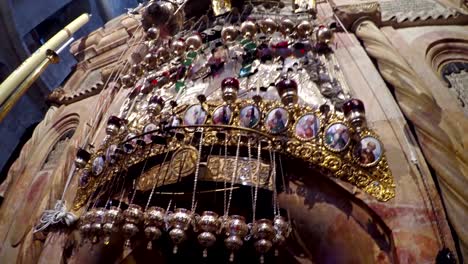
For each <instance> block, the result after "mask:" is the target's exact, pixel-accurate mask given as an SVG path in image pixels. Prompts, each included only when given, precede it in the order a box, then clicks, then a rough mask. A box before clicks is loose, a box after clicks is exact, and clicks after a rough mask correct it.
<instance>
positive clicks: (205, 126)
mask: <svg viewBox="0 0 468 264" xmlns="http://www.w3.org/2000/svg"><path fill="white" fill-rule="evenodd" d="M221 111H223V113H221ZM222 114H224V115H225V116H224V120H221V119H220V118H223V117H222V116H221V117H220V115H222ZM194 115H196V117H197V118H198V119H196V120H195V119H193V116H194ZM109 126H110V127H112V126H114V124H113V123H112V122H111V123H110V124H109ZM137 129H139V130H140V131H139V133H138V135H137V132H138V131H137ZM108 130H109V129H108ZM110 130H112V128H110ZM119 131H122V133H117V134H115V135H114V136H112V137H109V138H108V139H107V140H106V141H105V144H103V145H102V146H101V148H100V149H99V150H98V151H96V152H95V153H94V154H93V155H92V157H91V159H90V161H89V162H88V164H87V165H86V166H85V167H84V169H83V170H82V171H83V173H84V174H85V175H89V174H91V176H85V177H89V181H87V182H84V183H82V186H81V187H80V189H79V191H78V195H77V198H76V200H75V207H76V208H79V207H81V206H82V205H83V204H84V203H85V202H86V200H87V199H88V198H89V196H90V195H91V194H92V193H93V192H94V191H95V190H96V189H97V188H98V187H100V186H102V185H104V184H105V183H107V182H108V181H110V180H112V178H113V177H115V176H116V174H117V173H119V172H120V171H122V170H127V169H128V168H130V167H131V166H133V165H135V164H138V163H141V162H143V161H144V160H146V159H148V158H151V157H153V156H161V155H165V154H166V153H170V156H171V158H170V160H166V161H165V162H164V163H160V164H155V165H154V167H152V168H150V169H148V170H147V171H145V173H143V174H142V176H141V178H140V180H139V182H138V189H140V190H143V191H145V190H149V189H151V186H153V185H154V184H155V183H156V182H159V184H158V185H157V186H160V185H161V184H162V180H161V179H160V177H163V176H166V177H167V180H166V181H165V184H171V183H175V182H176V181H177V179H178V178H179V176H182V177H185V176H188V175H192V174H193V173H195V169H196V167H197V164H196V163H197V160H198V159H199V157H198V151H197V148H196V147H195V146H194V142H195V141H196V140H194V138H198V139H199V141H200V144H201V145H202V146H203V147H205V148H209V147H210V146H214V145H219V146H226V147H229V148H236V147H239V148H241V149H246V148H248V147H249V146H254V147H256V146H257V145H258V144H260V148H261V149H262V151H272V152H275V153H279V154H282V155H287V156H290V157H293V158H296V159H301V160H303V161H306V162H308V163H309V164H310V165H313V166H314V167H316V168H317V169H319V170H320V171H321V172H324V173H325V174H326V175H331V176H334V177H336V178H339V179H341V180H344V181H347V182H349V183H351V184H353V185H355V186H356V187H358V188H360V189H363V190H364V191H365V192H367V193H368V194H370V195H372V196H374V197H375V198H377V199H378V200H380V201H387V200H389V199H391V198H392V197H394V196H395V185H394V183H393V178H392V175H391V172H390V170H389V168H388V164H387V161H386V158H385V153H384V147H383V145H382V143H381V142H380V140H379V139H378V136H377V135H376V134H375V133H374V132H373V131H372V130H370V129H368V128H365V127H364V128H361V129H360V130H359V132H357V131H356V128H355V127H354V126H353V124H352V122H350V121H349V119H346V118H345V116H344V114H343V113H341V112H335V111H330V112H327V110H324V109H322V111H321V110H320V109H313V108H311V107H308V106H301V105H298V104H291V105H288V106H284V105H283V104H281V103H280V102H275V101H260V102H255V101H253V100H237V101H236V102H235V103H232V104H226V103H224V102H203V103H200V104H193V105H181V106H177V107H176V108H175V109H174V112H173V114H171V115H167V114H159V115H156V116H154V117H153V118H152V120H149V122H148V123H147V124H146V125H145V126H142V127H135V128H133V132H132V130H130V133H125V132H123V130H119ZM243 152H244V153H245V151H243ZM123 156H126V157H125V158H124V157H123ZM234 159H235V155H229V156H227V157H224V156H219V155H214V154H210V155H208V156H207V157H206V158H205V160H201V161H200V165H201V166H202V167H205V168H206V170H205V171H204V172H203V173H202V175H201V176H200V177H199V179H200V180H206V181H225V180H226V179H230V178H231V175H232V171H233V170H234V162H233V161H234ZM182 160H184V162H182ZM255 164H256V157H251V158H250V159H249V158H247V157H245V156H244V157H241V158H240V160H239V161H238V163H237V173H236V174H237V176H236V178H235V182H236V183H240V184H243V185H252V186H255V185H256V184H257V175H258V174H257V171H255V170H256V168H255V166H256V165H255ZM270 164H271V163H270V161H263V160H262V163H261V170H260V182H259V184H260V187H262V188H267V189H271V188H272V181H271V179H272V178H271V177H269V175H270V174H271V173H272V172H271V166H270ZM156 172H158V175H155V174H156ZM246 173H247V174H248V176H247V175H245V174H246Z"/></svg>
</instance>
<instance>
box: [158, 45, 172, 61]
mask: <svg viewBox="0 0 468 264" xmlns="http://www.w3.org/2000/svg"><path fill="white" fill-rule="evenodd" d="M156 56H158V61H159V63H160V64H161V63H164V62H166V61H167V60H168V59H169V58H170V57H171V54H170V53H169V50H168V49H167V48H166V47H160V48H159V49H158V50H157V51H156Z"/></svg>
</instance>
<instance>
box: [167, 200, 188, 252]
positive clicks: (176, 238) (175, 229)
mask: <svg viewBox="0 0 468 264" xmlns="http://www.w3.org/2000/svg"><path fill="white" fill-rule="evenodd" d="M168 223H169V228H170V229H171V231H169V236H170V237H171V240H172V243H174V249H173V251H172V252H173V253H174V254H177V251H178V249H179V245H180V244H181V243H182V242H184V241H185V240H186V239H187V234H186V233H185V232H186V231H187V229H188V228H189V226H190V224H191V223H192V212H190V210H187V209H184V208H177V209H175V211H174V212H173V213H169V214H168Z"/></svg>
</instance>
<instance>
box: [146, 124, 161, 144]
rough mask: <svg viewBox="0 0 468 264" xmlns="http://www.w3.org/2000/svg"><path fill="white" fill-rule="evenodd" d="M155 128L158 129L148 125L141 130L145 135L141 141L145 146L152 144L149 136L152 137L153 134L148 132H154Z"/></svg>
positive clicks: (153, 125)
mask: <svg viewBox="0 0 468 264" xmlns="http://www.w3.org/2000/svg"><path fill="white" fill-rule="evenodd" d="M157 128H158V126H156V125H155V124H153V123H149V124H147V125H146V126H145V127H144V128H143V133H144V134H145V135H144V136H143V141H145V143H146V144H151V142H153V140H152V138H151V136H152V135H154V134H155V133H149V132H150V131H155V130H156V129H157ZM146 133H148V134H146Z"/></svg>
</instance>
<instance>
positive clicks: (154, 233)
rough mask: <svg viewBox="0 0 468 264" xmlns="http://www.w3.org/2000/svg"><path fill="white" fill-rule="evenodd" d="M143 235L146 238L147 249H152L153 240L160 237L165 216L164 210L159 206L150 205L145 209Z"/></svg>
mask: <svg viewBox="0 0 468 264" xmlns="http://www.w3.org/2000/svg"><path fill="white" fill-rule="evenodd" d="M144 218H145V236H146V239H148V245H147V246H146V248H147V249H148V250H151V249H153V240H156V239H158V238H159V237H161V233H162V232H161V228H163V227H164V223H165V222H164V220H165V218H166V210H164V209H163V208H161V207H156V206H153V207H150V208H148V210H146V212H145V215H144Z"/></svg>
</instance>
